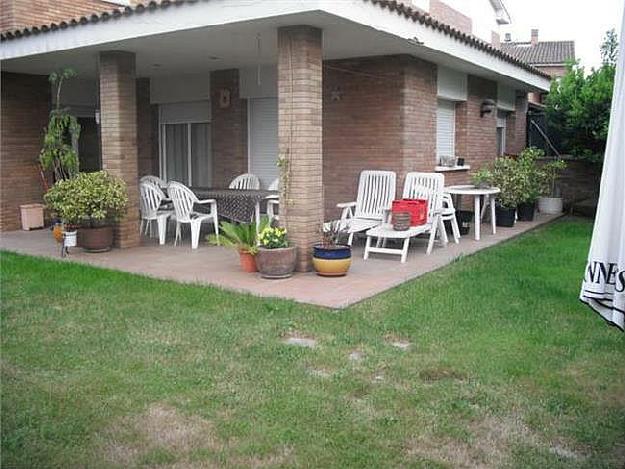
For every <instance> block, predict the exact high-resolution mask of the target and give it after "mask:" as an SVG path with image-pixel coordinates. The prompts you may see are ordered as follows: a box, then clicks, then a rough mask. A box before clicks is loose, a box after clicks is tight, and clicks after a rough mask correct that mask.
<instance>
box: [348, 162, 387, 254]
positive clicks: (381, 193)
mask: <svg viewBox="0 0 625 469" xmlns="http://www.w3.org/2000/svg"><path fill="white" fill-rule="evenodd" d="M396 179H397V178H396V176H395V173H394V172H392V171H363V172H361V173H360V180H359V182H358V196H357V198H356V201H355V202H348V203H340V204H337V207H338V208H340V209H342V210H343V212H342V214H341V223H340V226H341V229H342V230H344V231H346V232H347V233H349V239H348V241H347V244H349V245H350V246H351V245H352V242H353V240H354V233H359V232H361V231H366V230H369V229H371V228H373V227H375V226H378V225H381V224H382V223H383V222H384V217H385V215H386V212H387V211H388V210H389V209H390V208H391V204H392V202H393V199H395V185H396Z"/></svg>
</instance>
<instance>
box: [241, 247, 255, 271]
mask: <svg viewBox="0 0 625 469" xmlns="http://www.w3.org/2000/svg"><path fill="white" fill-rule="evenodd" d="M239 260H240V262H241V269H243V272H247V273H249V274H252V273H254V272H258V268H257V267H256V256H254V255H253V254H250V253H249V252H245V251H239Z"/></svg>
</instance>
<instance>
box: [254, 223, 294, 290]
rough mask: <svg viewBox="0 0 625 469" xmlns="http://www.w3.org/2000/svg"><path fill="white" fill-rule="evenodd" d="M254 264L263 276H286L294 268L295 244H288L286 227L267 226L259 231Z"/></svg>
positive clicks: (288, 275) (273, 277)
mask: <svg viewBox="0 0 625 469" xmlns="http://www.w3.org/2000/svg"><path fill="white" fill-rule="evenodd" d="M258 240H259V243H260V245H259V247H258V254H256V266H257V267H258V271H259V272H260V275H261V276H262V277H263V278H271V279H278V278H288V277H290V276H291V275H293V271H294V270H295V262H296V259H297V257H296V252H295V246H289V241H288V237H287V231H286V228H279V227H272V226H268V227H266V228H265V229H263V230H262V231H261V232H260V235H259V238H258Z"/></svg>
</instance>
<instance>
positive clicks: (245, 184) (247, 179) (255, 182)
mask: <svg viewBox="0 0 625 469" xmlns="http://www.w3.org/2000/svg"><path fill="white" fill-rule="evenodd" d="M228 188H229V189H240V190H258V189H260V179H258V176H255V175H254V174H252V173H245V174H241V175H239V176H237V177H235V178H234V179H233V180H232V182H231V183H230V185H229V186H228Z"/></svg>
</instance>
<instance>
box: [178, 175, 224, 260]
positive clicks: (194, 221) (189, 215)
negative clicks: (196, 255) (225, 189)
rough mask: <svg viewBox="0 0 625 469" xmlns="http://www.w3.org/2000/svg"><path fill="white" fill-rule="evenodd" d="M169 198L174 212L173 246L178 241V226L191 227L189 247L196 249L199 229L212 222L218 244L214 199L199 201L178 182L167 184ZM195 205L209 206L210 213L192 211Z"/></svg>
mask: <svg viewBox="0 0 625 469" xmlns="http://www.w3.org/2000/svg"><path fill="white" fill-rule="evenodd" d="M169 196H170V197H171V201H172V202H173V204H174V210H175V212H176V239H175V241H174V246H175V245H176V244H178V241H179V240H180V225H181V224H182V223H185V224H186V223H188V224H189V225H191V247H192V249H197V247H198V244H199V240H200V228H201V225H202V223H206V222H210V221H212V222H213V226H214V228H215V235H216V236H217V243H219V224H218V217H217V201H216V200H215V199H206V200H199V199H198V198H197V196H196V195H195V194H194V193H193V191H191V189H189V188H188V187H187V186H185V185H184V184H180V183H179V182H173V181H172V182H170V183H169ZM195 204H210V213H200V212H196V211H195V210H194V205H195Z"/></svg>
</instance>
